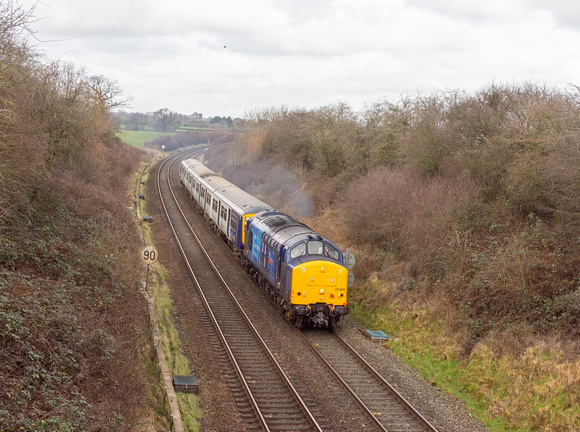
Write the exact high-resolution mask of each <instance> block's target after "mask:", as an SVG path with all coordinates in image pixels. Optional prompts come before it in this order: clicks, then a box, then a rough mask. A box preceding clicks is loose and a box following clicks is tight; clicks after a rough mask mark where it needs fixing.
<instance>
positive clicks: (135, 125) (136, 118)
mask: <svg viewBox="0 0 580 432" xmlns="http://www.w3.org/2000/svg"><path fill="white" fill-rule="evenodd" d="M148 123H149V118H148V117H147V115H145V114H143V113H138V112H135V113H131V114H129V117H128V118H127V127H128V128H129V129H131V130H134V131H139V130H144V129H145V126H147V125H148Z"/></svg>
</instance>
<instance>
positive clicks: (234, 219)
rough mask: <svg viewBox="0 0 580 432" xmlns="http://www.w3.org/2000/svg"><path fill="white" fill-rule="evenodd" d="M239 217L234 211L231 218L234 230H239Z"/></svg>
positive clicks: (231, 225)
mask: <svg viewBox="0 0 580 432" xmlns="http://www.w3.org/2000/svg"><path fill="white" fill-rule="evenodd" d="M237 216H238V215H237V214H236V213H234V212H233V211H232V213H231V216H230V227H231V228H232V229H233V230H234V231H237V230H238V217H237Z"/></svg>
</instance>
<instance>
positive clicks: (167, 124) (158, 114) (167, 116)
mask: <svg viewBox="0 0 580 432" xmlns="http://www.w3.org/2000/svg"><path fill="white" fill-rule="evenodd" d="M153 118H154V119H155V121H156V122H157V125H158V126H159V129H160V130H162V131H163V132H167V131H170V130H172V129H173V128H174V126H175V121H176V119H177V113H176V112H175V111H171V110H170V109H169V108H161V109H160V110H158V111H155V112H154V113H153Z"/></svg>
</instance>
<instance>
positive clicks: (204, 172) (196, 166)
mask: <svg viewBox="0 0 580 432" xmlns="http://www.w3.org/2000/svg"><path fill="white" fill-rule="evenodd" d="M182 164H183V165H184V166H185V167H186V168H187V169H189V170H191V171H192V172H194V173H195V174H196V175H197V176H198V177H201V178H204V177H207V176H209V175H215V176H217V174H216V173H215V172H213V171H212V170H210V169H209V168H208V167H206V166H205V165H204V164H203V163H202V162H200V161H198V160H197V159H186V160H184V161H183V162H182Z"/></svg>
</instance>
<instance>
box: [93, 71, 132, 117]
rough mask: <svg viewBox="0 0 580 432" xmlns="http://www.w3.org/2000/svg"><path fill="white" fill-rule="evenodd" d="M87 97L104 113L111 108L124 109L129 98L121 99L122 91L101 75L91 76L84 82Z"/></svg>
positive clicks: (114, 82) (115, 83)
mask: <svg viewBox="0 0 580 432" xmlns="http://www.w3.org/2000/svg"><path fill="white" fill-rule="evenodd" d="M86 85H87V90H88V93H89V94H88V96H89V98H90V99H91V100H92V101H93V102H95V103H96V104H97V105H100V106H101V107H102V108H103V110H104V111H109V110H111V109H113V108H123V107H126V106H127V104H128V102H129V100H130V98H123V97H122V96H123V90H122V89H121V87H120V86H119V83H117V81H114V80H110V79H109V78H107V77H105V76H103V75H93V76H91V77H89V78H88V79H87V82H86Z"/></svg>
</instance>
